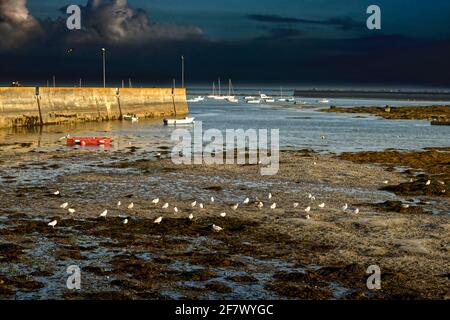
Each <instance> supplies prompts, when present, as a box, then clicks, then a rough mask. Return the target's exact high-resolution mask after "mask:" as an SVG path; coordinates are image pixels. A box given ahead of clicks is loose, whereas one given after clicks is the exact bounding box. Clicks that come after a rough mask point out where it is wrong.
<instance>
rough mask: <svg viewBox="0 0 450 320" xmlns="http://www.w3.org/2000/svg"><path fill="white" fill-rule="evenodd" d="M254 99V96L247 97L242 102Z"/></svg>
mask: <svg viewBox="0 0 450 320" xmlns="http://www.w3.org/2000/svg"><path fill="white" fill-rule="evenodd" d="M255 99H256V97H254V96H247V97H244V100H246V101H247V100H255Z"/></svg>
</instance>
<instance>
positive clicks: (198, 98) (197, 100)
mask: <svg viewBox="0 0 450 320" xmlns="http://www.w3.org/2000/svg"><path fill="white" fill-rule="evenodd" d="M203 100H205V98H204V97H202V96H198V97H195V98H192V99H189V100H188V101H187V102H200V101H203Z"/></svg>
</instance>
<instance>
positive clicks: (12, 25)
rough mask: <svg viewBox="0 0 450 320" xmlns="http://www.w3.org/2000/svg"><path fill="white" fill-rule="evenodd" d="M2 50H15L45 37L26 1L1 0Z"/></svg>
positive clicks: (0, 47)
mask: <svg viewBox="0 0 450 320" xmlns="http://www.w3.org/2000/svg"><path fill="white" fill-rule="evenodd" d="M0 36H1V41H0V50H7V49H13V48H16V47H18V46H20V45H21V44H23V43H25V42H27V41H29V40H30V39H33V38H37V37H40V36H43V30H42V28H41V26H40V25H39V22H38V21H37V20H36V19H35V18H34V17H33V16H31V15H30V13H29V11H28V9H27V6H26V0H0Z"/></svg>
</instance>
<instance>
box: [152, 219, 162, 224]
mask: <svg viewBox="0 0 450 320" xmlns="http://www.w3.org/2000/svg"><path fill="white" fill-rule="evenodd" d="M162 219H163V217H159V218H157V219H156V220H155V221H153V223H156V224H160V223H161V221H162Z"/></svg>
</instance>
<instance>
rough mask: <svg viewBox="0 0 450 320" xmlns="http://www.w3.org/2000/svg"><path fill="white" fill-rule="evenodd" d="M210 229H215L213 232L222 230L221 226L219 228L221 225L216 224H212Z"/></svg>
mask: <svg viewBox="0 0 450 320" xmlns="http://www.w3.org/2000/svg"><path fill="white" fill-rule="evenodd" d="M212 229H213V231H215V232H220V231H222V230H223V228H221V227H219V226H216V225H215V224H213V225H212Z"/></svg>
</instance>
